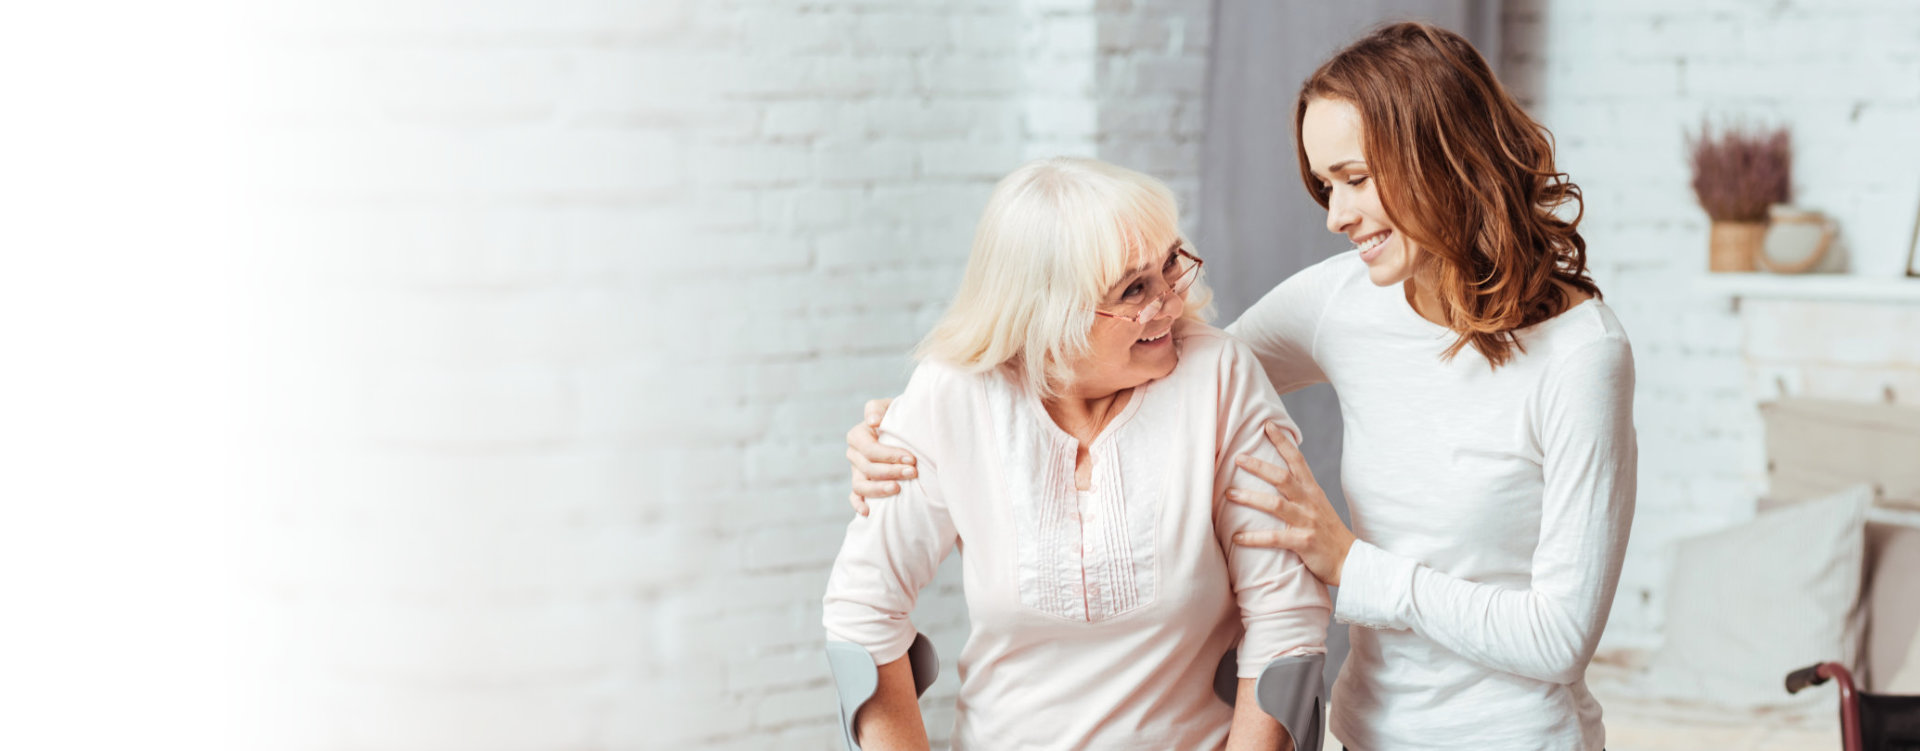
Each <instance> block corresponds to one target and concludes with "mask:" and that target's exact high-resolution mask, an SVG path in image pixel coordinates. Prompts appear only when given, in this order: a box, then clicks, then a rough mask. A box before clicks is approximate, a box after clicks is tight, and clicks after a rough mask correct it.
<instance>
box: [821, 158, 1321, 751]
mask: <svg viewBox="0 0 1920 751" xmlns="http://www.w3.org/2000/svg"><path fill="white" fill-rule="evenodd" d="M1199 271H1200V261H1199V259H1198V258H1196V257H1195V256H1194V255H1193V254H1192V253H1190V252H1189V251H1188V250H1187V249H1186V247H1185V243H1184V241H1183V240H1182V239H1181V237H1180V234H1179V230H1178V216H1177V212H1176V209H1175V207H1174V201H1173V198H1172V195H1171V193H1170V192H1169V191H1168V190H1167V188H1166V187H1165V186H1164V185H1162V184H1160V183H1159V182H1157V181H1155V180H1153V179H1152V178H1149V177H1147V176H1145V175H1142V174H1139V173H1136V172H1132V171H1129V170H1125V169H1121V168H1118V167H1115V166H1112V165H1108V164H1104V163H1101V162H1097V161H1093V160H1087V159H1065V158H1061V159H1049V160H1043V161H1038V162H1034V163H1030V164H1028V165H1025V166H1023V167H1021V168H1020V169H1018V170H1016V171H1015V172H1014V173H1013V174H1011V175H1009V176H1008V177H1007V178H1006V179H1004V180H1002V181H1001V182H1000V184H999V186H998V187H997V188H996V189H995V190H994V193H993V196H992V197H991V198H990V199H989V201H988V205H987V208H986V212H985V215H984V216H983V217H982V219H981V221H980V225H979V228H978V230H977V233H976V235H975V238H974V243H973V252H972V257H971V259H970V260H969V263H968V267H967V272H966V276H965V279H964V280H963V281H962V282H961V286H960V290H959V292H958V293H957V295H956V296H955V298H954V301H953V304H952V307H951V308H950V309H949V310H948V311H947V313H946V316H945V318H944V319H943V320H942V321H941V322H940V323H939V324H938V325H937V326H936V327H935V329H934V330H933V332H932V333H931V334H930V335H928V336H927V338H926V340H925V341H923V342H922V343H921V346H920V348H919V351H918V353H917V354H918V357H919V359H920V365H919V367H918V369H917V370H916V371H915V372H914V374H913V377H912V379H911V382H910V383H909V384H908V386H907V390H906V393H904V394H903V395H901V396H900V397H899V398H898V399H896V400H895V401H894V402H893V405H892V409H891V410H890V411H889V412H888V413H887V415H886V419H885V421H884V422H883V423H881V425H880V440H881V442H882V443H885V444H888V445H891V446H895V447H898V448H902V449H906V450H909V451H911V452H913V454H914V455H916V456H917V457H918V462H917V464H916V466H915V476H914V477H912V478H911V479H907V480H905V481H903V482H902V483H901V492H900V495H899V498H898V499H897V500H894V501H892V502H889V503H884V504H878V505H876V506H875V508H874V510H873V512H872V514H871V515H869V516H863V517H857V518H856V519H855V520H854V521H853V523H852V524H851V525H850V526H849V527H848V529H847V536H846V541H845V543H844V545H843V547H842V548H841V551H840V555H839V558H838V559H837V560H836V561H835V562H834V567H833V574H832V577H831V579H830V581H829V582H828V585H827V594H826V607H825V624H826V629H827V633H828V635H829V637H830V639H832V640H835V641H840V642H849V643H851V644H854V645H858V646H859V647H862V648H864V649H865V650H866V651H867V652H868V653H869V654H870V655H871V657H872V660H873V662H874V664H876V665H877V666H878V674H879V675H878V687H877V689H876V690H875V691H874V693H873V696H872V698H871V699H870V700H867V701H866V702H865V703H864V706H861V707H858V708H857V712H856V710H847V711H848V712H849V713H852V714H851V719H852V722H853V725H854V728H853V732H854V735H855V736H856V737H857V738H858V743H859V744H860V747H861V748H862V749H864V750H865V751H878V750H879V749H896V748H899V749H906V748H916V749H923V748H926V747H927V736H926V731H925V728H924V727H923V725H922V720H921V717H920V713H919V707H918V705H917V704H916V702H915V693H914V690H915V688H914V677H913V666H912V665H911V664H910V660H909V659H908V658H906V657H905V655H906V654H907V653H908V649H909V647H910V646H911V645H912V644H913V643H914V641H915V635H916V631H915V629H914V626H913V624H912V623H911V621H909V619H908V614H909V613H911V612H912V610H913V606H914V601H915V599H916V597H917V595H918V593H919V592H920V590H921V588H922V587H924V586H925V585H926V584H927V583H928V582H929V581H930V580H931V579H932V578H933V576H934V571H935V569H936V568H937V567H938V566H939V564H940V561H941V559H943V558H945V557H946V555H947V553H948V552H949V551H952V550H954V549H956V548H958V549H960V550H963V551H964V552H965V555H964V556H963V557H962V564H963V572H964V574H963V575H964V588H965V591H966V598H967V607H968V613H969V615H970V617H971V619H972V633H971V634H970V636H969V638H968V640H967V643H966V646H965V648H964V649H963V650H962V652H961V654H960V680H961V686H960V702H959V708H958V712H957V716H956V719H955V728H954V733H953V747H954V748H955V749H1012V748H1019V749H1090V748H1094V749H1154V750H1155V751H1165V750H1166V749H1182V750H1183V751H1184V750H1188V749H1220V748H1228V749H1256V748H1257V749H1271V748H1275V747H1276V746H1277V745H1278V744H1279V743H1280V742H1281V741H1282V740H1284V736H1283V735H1282V728H1281V727H1280V726H1279V725H1278V724H1277V723H1276V722H1275V721H1274V720H1273V719H1272V718H1271V717H1269V716H1267V715H1266V714H1265V713H1263V712H1261V711H1260V710H1259V709H1258V708H1257V707H1256V706H1255V705H1256V702H1254V701H1252V700H1251V698H1252V695H1253V687H1254V678H1256V677H1257V676H1258V675H1259V673H1260V671H1261V669H1262V668H1263V667H1265V666H1266V665H1267V664H1268V661H1269V660H1272V659H1274V658H1277V657H1282V656H1287V655H1302V654H1313V653H1320V652H1322V651H1324V646H1323V642H1324V639H1325V635H1326V623H1327V619H1328V614H1329V612H1330V608H1331V603H1330V601H1329V599H1328V597H1327V592H1326V589H1325V587H1324V586H1323V585H1321V584H1320V583H1319V582H1318V581H1317V580H1316V579H1315V578H1314V577H1313V575H1312V573H1310V572H1309V571H1308V570H1307V569H1306V568H1305V567H1304V566H1303V565H1302V563H1301V561H1300V559H1299V558H1298V557H1297V556H1296V555H1295V554H1293V553H1290V552H1287V551H1282V550H1273V549H1268V548H1251V547H1241V546H1236V545H1234V544H1233V542H1232V536H1233V535H1234V534H1235V533H1238V532H1243V531H1249V530H1259V529H1271V528H1275V527H1276V526H1277V525H1276V524H1275V522H1273V521H1272V520H1271V518H1268V517H1265V516H1264V515H1262V514H1260V513H1258V512H1257V511H1254V510H1252V509H1248V508H1245V507H1243V506H1238V505H1235V504H1231V503H1228V502H1227V500H1226V493H1227V491H1228V489H1229V487H1230V486H1233V485H1234V484H1236V483H1245V484H1246V486H1247V487H1246V488H1244V489H1245V490H1249V491H1251V490H1254V489H1256V488H1258V487H1264V486H1261V485H1258V483H1259V480H1258V478H1255V477H1252V476H1251V475H1247V476H1245V479H1244V480H1242V479H1239V475H1238V473H1236V472H1235V471H1234V468H1233V465H1232V463H1231V462H1232V461H1233V458H1234V457H1235V456H1237V455H1241V454H1249V453H1250V454H1254V455H1256V456H1264V457H1265V458H1267V459H1268V460H1269V461H1273V462H1280V461H1282V460H1281V459H1280V457H1279V456H1278V454H1277V453H1276V451H1275V449H1274V448H1273V447H1272V446H1271V445H1270V444H1269V443H1268V441H1267V440H1266V439H1265V438H1264V437H1263V433H1262V426H1263V425H1265V424H1267V423H1269V422H1272V423H1276V424H1278V425H1281V426H1284V429H1285V430H1287V431H1290V432H1291V431H1294V430H1295V428H1294V427H1293V423H1292V421H1291V420H1290V419H1289V418H1288V417H1287V415H1286V412H1285V410H1284V409H1283V408H1282V407H1281V404H1280V400H1279V397H1278V396H1276V395H1275V393H1274V390H1273V388H1272V387H1271V386H1270V385H1269V384H1268V382H1267V378H1266V376H1265V374H1264V373H1263V372H1262V371H1261V368H1260V364H1259V361H1258V359H1256V358H1255V357H1254V356H1253V354H1252V353H1251V352H1250V351H1248V349H1247V348H1246V347H1245V346H1244V345H1241V344H1239V343H1237V342H1236V341H1234V340H1233V339H1230V338H1228V337H1227V336H1225V335H1224V334H1222V333H1221V332H1220V331H1218V330H1216V329H1213V328H1211V327H1209V326H1207V325H1206V324H1205V323H1204V322H1203V318H1202V314H1201V313H1200V312H1199V311H1200V309H1201V308H1202V307H1204V303H1205V302H1206V297H1207V293H1206V290H1205V288H1204V287H1203V286H1200V285H1197V284H1196V280H1197V278H1198V277H1199ZM1236 643H1237V646H1238V657H1237V660H1238V671H1237V672H1238V676H1239V679H1240V680H1239V683H1238V694H1237V696H1238V698H1239V699H1240V700H1239V701H1237V702H1236V703H1235V704H1234V705H1233V706H1231V707H1230V706H1229V705H1228V704H1226V703H1224V702H1222V701H1220V700H1219V699H1218V698H1216V696H1215V692H1214V678H1215V666H1216V665H1218V664H1219V663H1220V662H1221V659H1222V657H1223V656H1225V655H1226V654H1227V652H1228V651H1229V650H1231V649H1234V648H1235V647H1236Z"/></svg>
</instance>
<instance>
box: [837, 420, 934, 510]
mask: <svg viewBox="0 0 1920 751" xmlns="http://www.w3.org/2000/svg"><path fill="white" fill-rule="evenodd" d="M892 405H893V400H892V399H875V400H873V401H870V402H867V408H866V415H867V416H866V419H865V420H862V421H860V424H858V425H855V426H853V429H852V430H848V431H847V463H849V464H852V465H853V494H852V495H849V496H847V502H848V503H849V504H852V506H853V510H854V511H858V512H860V515H861V516H866V515H867V499H868V498H885V497H887V496H891V495H895V494H897V493H899V492H900V484H899V483H897V482H894V481H895V480H905V479H908V478H911V477H914V476H915V475H917V474H919V473H918V472H916V471H915V470H914V468H913V461H914V460H913V454H910V453H907V452H906V451H905V450H902V449H897V448H893V447H891V446H882V445H880V418H882V417H885V416H886V414H887V407H889V406H892Z"/></svg>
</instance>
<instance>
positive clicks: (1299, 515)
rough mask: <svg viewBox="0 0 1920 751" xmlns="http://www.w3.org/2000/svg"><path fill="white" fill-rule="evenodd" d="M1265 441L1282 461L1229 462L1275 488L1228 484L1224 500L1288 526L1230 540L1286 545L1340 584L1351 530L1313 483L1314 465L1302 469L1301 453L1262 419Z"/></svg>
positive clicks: (1323, 576) (1322, 575) (1247, 458)
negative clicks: (1266, 488)
mask: <svg viewBox="0 0 1920 751" xmlns="http://www.w3.org/2000/svg"><path fill="white" fill-rule="evenodd" d="M1267 440H1268V441H1271V442H1272V443H1273V447H1274V448H1276V449H1279V450H1280V460H1281V461H1282V462H1284V465H1277V464H1272V463H1269V462H1265V461H1261V460H1259V459H1255V458H1253V457H1251V456H1244V455H1243V456H1237V457H1234V460H1233V461H1234V463H1235V464H1237V465H1239V467H1240V468H1241V469H1244V470H1246V471H1248V472H1252V473H1253V474H1254V476H1256V477H1259V478H1260V479H1262V480H1265V481H1267V484H1269V485H1272V486H1273V489H1274V492H1272V493H1268V492H1265V491H1257V490H1240V489H1238V488H1229V489H1228V490H1227V500H1229V501H1232V502H1234V503H1238V504H1240V505H1242V506H1249V507H1252V508H1257V509H1260V510H1261V511H1265V512H1267V513H1269V514H1272V515H1274V516H1276V517H1279V519H1280V521H1283V522H1286V523H1287V526H1288V529H1275V530H1266V531H1260V532H1241V533H1239V534H1236V535H1234V536H1233V541H1234V542H1235V543H1238V544H1240V545H1246V546H1250V547H1257V548H1282V549H1285V550H1291V551H1293V552H1294V553H1296V554H1298V555H1299V556H1300V560H1301V561H1302V562H1304V563H1305V564H1307V569H1308V570H1310V571H1312V572H1313V575H1314V576H1316V577H1319V578H1320V581H1323V582H1326V583H1327V584H1328V585H1329V586H1335V587H1337V586H1340V569H1341V568H1343V567H1344V566H1345V565H1346V563H1347V551H1348V550H1351V549H1352V548H1353V541H1354V536H1353V531H1352V530H1349V529H1347V525H1346V524H1344V523H1342V522H1341V521H1340V515H1339V514H1338V513H1335V512H1334V510H1333V504H1332V503H1331V502H1329V501H1328V500H1327V494H1326V491H1323V490H1321V489H1320V484H1319V483H1317V482H1314V480H1313V470H1310V469H1308V468H1307V460H1306V457H1303V456H1301V455H1300V448H1299V447H1298V446H1295V445H1294V443H1293V440H1292V439H1290V438H1288V437H1287V435H1286V433H1285V432H1283V431H1282V430H1281V429H1280V428H1279V427H1278V426H1276V425H1274V424H1272V423H1268V424H1267Z"/></svg>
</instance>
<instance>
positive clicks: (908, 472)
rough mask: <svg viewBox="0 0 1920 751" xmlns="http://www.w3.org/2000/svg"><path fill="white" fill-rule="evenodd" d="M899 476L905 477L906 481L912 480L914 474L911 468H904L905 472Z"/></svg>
mask: <svg viewBox="0 0 1920 751" xmlns="http://www.w3.org/2000/svg"><path fill="white" fill-rule="evenodd" d="M900 474H901V475H903V476H905V477H906V478H908V479H912V478H913V477H914V472H913V468H912V467H908V468H906V469H905V470H903V471H901V473H900Z"/></svg>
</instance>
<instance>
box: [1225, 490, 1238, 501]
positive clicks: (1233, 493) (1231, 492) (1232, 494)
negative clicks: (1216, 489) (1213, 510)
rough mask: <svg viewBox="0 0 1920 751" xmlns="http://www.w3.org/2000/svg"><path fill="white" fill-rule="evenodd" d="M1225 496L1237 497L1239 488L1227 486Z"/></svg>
mask: <svg viewBox="0 0 1920 751" xmlns="http://www.w3.org/2000/svg"><path fill="white" fill-rule="evenodd" d="M1227 497H1228V498H1234V499H1238V498H1239V497H1240V490H1239V489H1238V488H1227Z"/></svg>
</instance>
